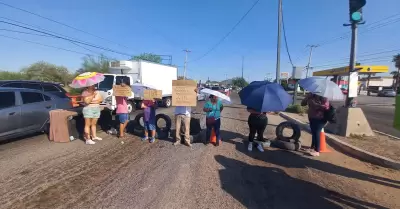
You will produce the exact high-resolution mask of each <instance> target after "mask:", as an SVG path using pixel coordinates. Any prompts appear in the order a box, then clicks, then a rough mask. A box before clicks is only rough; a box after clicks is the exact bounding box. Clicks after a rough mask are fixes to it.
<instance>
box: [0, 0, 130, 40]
mask: <svg viewBox="0 0 400 209" xmlns="http://www.w3.org/2000/svg"><path fill="white" fill-rule="evenodd" d="M0 4H1V5H4V6H7V7H10V8H13V9H15V10H19V11H22V12H25V13H28V14H31V15H34V16H37V17H40V18H42V19H46V20H48V21H51V22H54V23H57V24H59V25H62V26H65V27H67V28H70V29H73V30H76V31H79V32H81V33H85V34H87V35H90V36H93V37H96V38H98V39H102V40H104V41H108V42H110V43H113V44H116V45H118V46H122V47H124V48H129V47H127V46H125V45H122V44H119V43H117V42H114V41H111V40H109V39H106V38H103V37H100V36H98V35H95V34H93V33H90V32H87V31H84V30H81V29H79V28H76V27H73V26H70V25H67V24H65V23H62V22H59V21H57V20H54V19H51V18H48V17H45V16H42V15H39V14H36V13H33V12H31V11H28V10H25V9H22V8H19V7H16V6H12V5H10V4H7V3H4V2H1V1H0Z"/></svg>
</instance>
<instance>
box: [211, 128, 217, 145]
mask: <svg viewBox="0 0 400 209" xmlns="http://www.w3.org/2000/svg"><path fill="white" fill-rule="evenodd" d="M210 142H211V143H214V144H215V143H217V136H216V135H215V131H214V128H212V129H211V136H210Z"/></svg>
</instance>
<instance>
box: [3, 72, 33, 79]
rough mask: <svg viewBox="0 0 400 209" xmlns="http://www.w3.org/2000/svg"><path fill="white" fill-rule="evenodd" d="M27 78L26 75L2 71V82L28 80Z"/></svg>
mask: <svg viewBox="0 0 400 209" xmlns="http://www.w3.org/2000/svg"><path fill="white" fill-rule="evenodd" d="M26 79H27V77H26V75H25V74H24V73H20V72H9V71H0V80H26Z"/></svg>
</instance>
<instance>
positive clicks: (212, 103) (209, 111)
mask: <svg viewBox="0 0 400 209" xmlns="http://www.w3.org/2000/svg"><path fill="white" fill-rule="evenodd" d="M223 109H224V105H223V104H222V102H221V101H220V100H219V99H218V97H216V96H214V95H210V100H209V101H208V102H206V103H205V104H204V108H203V111H204V112H205V113H206V126H207V134H206V137H207V138H206V141H205V144H208V143H209V142H210V136H211V131H212V129H214V132H215V136H216V138H217V142H216V144H215V145H216V146H219V140H220V138H221V137H220V134H219V130H220V128H221V119H220V117H221V112H222V110H223Z"/></svg>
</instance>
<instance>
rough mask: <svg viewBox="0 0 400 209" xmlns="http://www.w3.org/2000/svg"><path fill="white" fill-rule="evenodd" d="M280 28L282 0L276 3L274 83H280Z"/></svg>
mask: <svg viewBox="0 0 400 209" xmlns="http://www.w3.org/2000/svg"><path fill="white" fill-rule="evenodd" d="M281 29H282V0H279V3H278V43H277V46H276V83H280V74H281Z"/></svg>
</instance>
